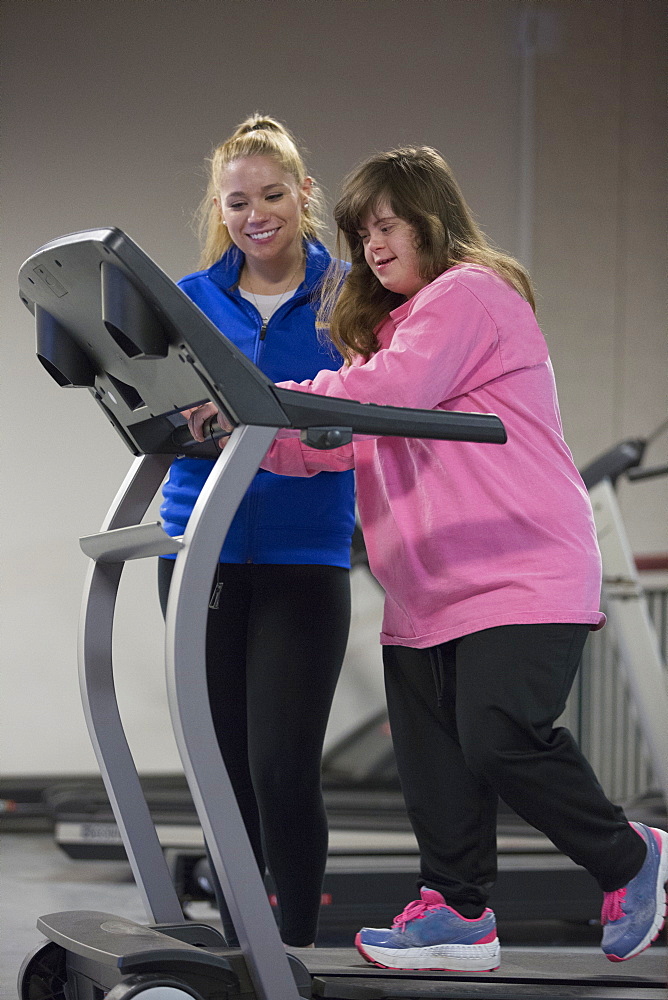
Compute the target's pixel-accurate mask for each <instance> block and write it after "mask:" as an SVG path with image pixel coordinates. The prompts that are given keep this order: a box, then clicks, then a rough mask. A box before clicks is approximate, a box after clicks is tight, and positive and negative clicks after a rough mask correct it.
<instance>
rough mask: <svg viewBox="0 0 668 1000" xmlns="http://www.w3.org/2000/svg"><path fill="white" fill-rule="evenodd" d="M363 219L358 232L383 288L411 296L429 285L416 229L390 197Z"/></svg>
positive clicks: (367, 260) (366, 256) (368, 260)
mask: <svg viewBox="0 0 668 1000" xmlns="http://www.w3.org/2000/svg"><path fill="white" fill-rule="evenodd" d="M362 222H363V225H362V227H361V228H360V229H359V230H358V235H359V236H360V238H361V240H362V245H363V247H364V257H365V259H366V262H367V264H368V265H369V267H370V268H371V270H372V271H373V273H374V274H375V276H376V277H377V278H378V280H379V281H380V283H381V285H383V287H384V288H387V289H388V290H389V291H391V292H397V293H398V294H399V295H405V296H406V298H411V296H413V295H415V293H416V292H419V291H420V289H421V288H424V287H425V285H428V284H429V282H428V281H427V279H426V278H423V277H422V276H421V275H420V259H419V255H418V250H417V245H416V235H415V230H414V229H413V226H411V224H410V223H409V222H406V220H405V219H400V218H398V216H396V215H395V214H394V212H393V211H392V206H391V205H390V204H389V202H388V201H387V200H383V201H381V202H379V204H378V205H377V206H376V208H375V209H374V210H373V211H370V212H369V213H368V214H367V216H366V217H365V218H364V219H363V220H362Z"/></svg>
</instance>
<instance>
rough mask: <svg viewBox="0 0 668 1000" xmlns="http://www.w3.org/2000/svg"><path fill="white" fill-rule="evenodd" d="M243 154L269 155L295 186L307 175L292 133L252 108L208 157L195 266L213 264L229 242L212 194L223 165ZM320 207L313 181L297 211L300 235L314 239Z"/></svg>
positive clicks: (320, 228) (321, 226)
mask: <svg viewBox="0 0 668 1000" xmlns="http://www.w3.org/2000/svg"><path fill="white" fill-rule="evenodd" d="M247 156H270V157H272V159H274V160H276V162H277V163H278V164H279V166H280V167H282V169H283V170H285V172H286V173H288V174H292V176H293V177H294V179H295V181H296V183H297V185H298V186H299V187H301V185H302V184H303V182H304V180H305V178H306V177H307V176H308V175H307V172H306V166H305V164H304V159H303V156H302V154H301V152H300V150H299V147H298V146H297V143H296V141H295V139H294V136H293V135H292V134H291V133H290V132H289V131H288V129H287V128H286V127H285V125H283V124H282V123H281V122H279V121H276V119H275V118H270V117H269V116H268V115H263V114H260V113H259V112H255V114H252V115H250V117H249V118H247V119H246V120H245V121H243V122H241V124H240V125H237V127H236V128H235V130H234V132H233V133H232V135H231V136H229V138H228V139H225V141H224V142H222V143H220V145H218V146H216V148H215V149H214V150H213V153H212V154H211V156H210V158H209V160H208V168H209V171H208V173H209V178H208V186H207V191H206V194H205V195H204V198H203V199H202V202H201V204H200V206H199V209H198V212H197V223H198V225H197V230H198V234H199V237H200V242H201V246H202V251H201V254H200V259H199V266H200V268H202V269H205V268H208V267H211V266H212V265H213V264H215V263H216V261H217V260H219V259H220V258H221V257H222V255H223V254H224V253H225V251H226V250H229V248H230V247H231V246H232V240H231V239H230V234H229V233H228V231H227V227H226V226H225V225H224V224H223V220H222V218H221V215H220V212H219V211H218V207H217V206H216V204H215V203H214V198H215V197H216V196H217V195H218V190H219V188H220V182H221V177H222V175H223V173H224V171H225V168H226V167H228V166H229V164H230V163H233V162H234V161H235V160H241V159H243V158H244V157H247ZM324 207H325V205H324V198H323V195H322V193H321V191H320V189H319V188H318V187H317V185H316V184H315V183H314V184H313V187H312V188H311V190H310V192H309V196H308V204H307V206H306V208H304V209H303V210H302V215H301V235H302V237H303V238H304V239H307V240H315V239H317V238H318V237H319V236H320V234H321V233H322V232H323V231H324V229H325V224H324V222H323V219H324V214H325V213H324Z"/></svg>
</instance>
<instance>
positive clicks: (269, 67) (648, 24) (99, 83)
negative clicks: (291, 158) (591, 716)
mask: <svg viewBox="0 0 668 1000" xmlns="http://www.w3.org/2000/svg"><path fill="white" fill-rule="evenodd" d="M665 9H666V5H665V4H664V3H663V2H660V0H640V2H639V0H586V2H579V0H567V2H558V0H555V2H545V3H540V2H537V3H533V4H532V3H523V2H521V0H282V2H266V0H165V2H157V0H156V2H153V0H114V2H112V3H108V2H104V0H89V2H76V0H30V2H25V0H5V4H4V30H3V35H4V47H5V52H4V66H5V110H4V116H3V117H4V121H5V125H6V137H7V143H6V151H5V157H4V160H3V163H2V170H3V181H2V196H3V202H4V213H3V230H4V234H5V238H4V248H3V249H4V252H3V256H2V274H1V281H2V294H1V297H0V310H1V315H2V328H3V335H2V349H3V352H4V353H3V359H2V372H3V380H2V381H3V387H2V399H3V414H4V427H5V431H4V435H3V438H4V441H3V445H4V447H3V462H2V464H3V470H4V476H5V479H4V482H5V484H6V485H5V489H4V491H3V512H4V529H5V530H4V532H3V535H4V540H3V565H4V567H5V572H4V574H3V577H4V588H3V592H2V599H1V607H2V613H3V646H2V650H3V664H2V699H1V703H2V708H1V709H0V712H1V713H2V715H1V716H0V724H1V726H2V732H3V746H2V758H1V766H2V770H3V771H4V773H9V774H20V773H25V774H29V773H68V772H69V773H74V772H81V771H87V770H93V769H94V761H93V757H92V753H91V751H90V750H89V748H88V740H87V736H86V734H85V731H84V725H83V720H82V715H81V710H80V708H79V703H78V692H77V681H76V662H75V657H76V622H77V615H78V608H79V600H80V593H81V586H82V580H83V575H84V570H85V560H84V557H83V556H82V555H81V554H80V553H79V549H78V545H77V538H78V536H79V535H80V534H84V533H87V532H90V531H95V530H96V529H97V527H98V526H99V524H100V522H101V520H102V518H103V516H104V513H105V511H106V508H107V506H108V504H109V503H110V501H111V499H112V498H113V496H114V494H115V491H116V489H117V487H118V485H119V483H120V481H121V479H122V477H123V475H124V473H125V471H126V469H127V468H128V465H129V459H130V456H129V454H128V453H127V452H126V451H125V449H124V447H123V446H122V444H121V443H120V441H117V440H116V439H115V437H114V436H113V435H112V434H111V433H110V432H109V428H108V425H107V424H106V422H105V421H104V420H103V419H102V417H101V416H100V414H98V413H97V412H96V410H95V408H94V407H93V406H92V405H91V403H90V401H89V399H88V397H87V395H86V394H85V393H78V392H64V391H62V390H59V389H58V388H57V387H56V386H55V384H54V383H52V382H51V381H50V380H49V378H48V377H47V376H46V375H45V374H44V372H43V371H42V370H41V369H40V367H39V365H38V364H37V362H36V361H35V358H34V347H33V331H32V325H31V320H30V317H29V315H28V314H27V312H26V311H25V310H24V308H23V307H22V306H20V303H19V302H18V298H17V295H16V270H17V268H18V266H19V264H20V263H21V261H22V260H23V259H25V257H27V256H28V255H29V254H30V253H32V252H33V251H34V250H35V249H36V248H37V247H38V246H40V245H41V244H43V243H45V242H46V241H48V240H49V239H51V238H54V237H57V236H60V235H62V234H64V233H66V232H72V231H75V230H78V229H83V228H92V227H95V226H100V225H116V226H119V227H121V228H123V229H125V230H126V231H127V232H128V233H129V234H130V235H131V236H132V237H133V239H135V240H136V242H138V243H139V244H140V246H142V247H143V248H144V249H145V250H146V251H147V252H148V253H149V254H151V255H152V256H153V257H154V258H155V259H156V261H157V262H158V263H159V264H160V265H161V266H162V267H163V268H164V269H165V270H166V271H167V272H168V273H169V274H170V275H171V276H172V277H174V278H176V277H178V276H180V275H181V274H183V273H185V272H187V271H189V270H192V269H193V267H194V266H195V263H196V255H197V246H196V240H195V237H194V234H193V232H192V229H191V228H190V220H191V218H192V214H193V211H194V209H195V207H196V205H197V203H198V201H199V199H200V197H201V194H202V191H203V183H204V180H203V170H202V163H203V160H204V158H205V156H206V155H207V154H208V153H209V151H210V149H211V147H212V145H213V144H214V143H215V142H217V141H219V140H220V139H221V138H223V137H224V136H225V135H226V134H228V133H229V131H230V130H231V129H232V127H233V126H234V125H235V124H236V123H237V122H238V121H240V120H241V119H242V118H243V117H245V116H246V114H248V113H249V112H250V111H253V110H255V109H260V110H264V111H267V112H269V113H271V114H274V115H276V116H277V117H279V118H281V119H283V120H284V121H286V122H287V123H288V124H289V125H290V127H291V128H292V129H293V130H294V131H295V133H296V134H297V135H298V136H299V137H300V139H302V140H303V142H304V143H305V145H306V147H307V149H308V151H309V155H308V163H309V167H310V169H311V172H312V173H313V174H314V175H315V176H316V177H317V178H318V179H319V181H320V182H321V183H322V185H323V186H324V188H325V190H326V192H327V193H328V194H329V196H330V198H331V197H334V196H335V194H336V189H337V183H338V181H339V179H340V178H341V176H342V175H343V174H344V173H345V172H346V171H347V170H348V169H350V168H351V167H352V166H353V165H354V164H355V163H356V162H357V161H358V160H360V159H361V158H363V157H364V156H366V155H367V154H369V153H371V152H373V151H375V150H378V149H385V148H390V147H392V146H396V145H398V144H401V143H428V144H431V145H433V146H436V147H437V148H438V149H440V150H441V151H442V152H443V153H444V155H445V156H446V158H447V159H448V160H449V161H450V163H451V164H452V166H453V167H454V169H455V172H456V173H457V175H458V177H459V179H460V181H461V183H462V186H463V188H464V191H465V193H466V196H467V198H468V200H469V202H470V204H471V205H472V207H473V208H474V211H475V212H476V215H477V217H478V219H479V220H480V222H481V224H482V226H483V228H484V229H485V230H486V231H487V232H488V233H489V235H490V236H491V237H492V238H493V239H494V241H495V242H497V243H498V244H500V245H502V246H504V247H505V248H507V249H508V250H509V251H511V252H512V253H515V254H517V255H519V256H521V257H522V258H523V259H524V261H525V263H527V264H528V265H529V266H530V267H531V269H532V272H533V276H534V278H535V281H536V284H537V286H538V291H539V315H540V319H541V322H542V325H543V328H544V330H545V332H546V335H547V337H548V340H549V344H550V348H551V351H552V355H553V360H554V363H555V368H556V371H557V378H558V383H559V387H560V395H561V402H562V411H563V417H564V424H565V429H566V434H567V438H568V440H569V442H570V444H571V447H572V449H573V452H574V455H575V458H576V461H578V462H579V463H583V462H585V461H587V460H589V459H590V458H591V457H592V456H593V455H594V454H596V453H597V452H599V451H600V450H602V449H603V448H606V447H608V446H609V445H610V444H611V443H612V442H614V441H616V440H617V439H619V438H621V437H623V436H630V435H633V436H637V435H640V436H643V435H646V434H648V433H649V432H650V431H651V430H652V428H653V427H655V426H656V425H658V424H659V423H660V421H661V420H662V419H664V418H665V416H666V360H668V359H667V354H668V348H667V342H666V336H665V327H664V290H665V285H664V274H665V264H666V259H665V256H666V255H665V232H666V227H665V205H664V190H663V185H664V176H663V171H664V164H665V147H663V146H662V139H661V136H662V135H664V134H665V121H663V120H662V118H663V116H664V111H663V107H664V102H663V93H664V90H665V79H666V72H665V70H666V67H665V63H664V61H663V59H664V57H663V48H662V44H661V36H662V28H663V16H664V14H665ZM666 440H668V436H667V437H664V438H662V439H661V440H659V441H657V443H656V444H655V445H653V446H652V449H651V450H650V452H649V455H648V458H649V460H650V461H656V462H659V461H662V460H663V461H665V458H666V451H667V450H668V449H667V447H666ZM667 492H668V490H667V485H666V482H665V481H662V482H660V481H655V482H652V483H646V484H643V485H637V486H635V487H634V488H633V491H632V492H631V490H630V489H625V490H623V493H622V501H623V506H624V513H625V516H626V518H627V523H628V527H629V533H630V536H631V540H632V544H633V547H634V549H635V550H636V551H654V550H657V549H666V548H668V540H667V537H666V535H667V532H666V525H665V517H664V511H665V507H666V504H665V500H666V494H667ZM126 572H127V581H126V586H125V588H124V594H123V597H122V602H121V609H120V612H121V625H120V626H119V629H118V636H117V642H116V646H117V651H118V659H119V690H120V691H121V693H122V708H123V712H124V716H125V718H126V720H127V725H128V730H129V733H130V738H131V742H132V745H133V747H134V748H135V750H136V755H137V760H138V763H139V766H140V768H141V769H143V770H147V771H150V770H154V771H160V770H171V769H173V768H174V767H176V766H177V756H176V751H175V749H174V746H173V743H172V740H171V737H170V736H169V735H168V732H167V730H168V722H167V710H166V705H165V696H164V691H163V683H162V678H161V640H162V630H161V619H160V615H159V611H158V607H157V600H156V596H155V586H154V567H152V566H148V565H147V566H143V565H132V566H130V567H129V568H128V570H127V571H126ZM355 593H356V624H355V631H354V635H353V640H352V643H351V650H350V653H349V656H348V659H347V664H346V679H345V681H344V683H343V684H342V686H341V690H340V693H339V696H338V702H337V708H336V712H335V715H334V720H333V724H332V729H331V732H330V737H331V736H332V735H334V734H335V733H336V732H338V731H341V730H343V729H345V728H346V727H347V726H349V725H350V724H351V722H352V721H354V719H355V718H359V717H360V716H361V715H363V714H364V712H365V711H366V709H367V708H370V707H372V706H374V705H377V704H379V703H380V699H381V697H382V695H381V688H380V679H379V667H378V663H379V658H378V650H377V647H376V635H377V631H378V616H379V600H378V596H377V595H376V594H375V592H374V591H373V589H372V588H371V587H370V586H369V585H368V584H367V583H366V582H365V581H364V580H360V579H358V580H356V582H355Z"/></svg>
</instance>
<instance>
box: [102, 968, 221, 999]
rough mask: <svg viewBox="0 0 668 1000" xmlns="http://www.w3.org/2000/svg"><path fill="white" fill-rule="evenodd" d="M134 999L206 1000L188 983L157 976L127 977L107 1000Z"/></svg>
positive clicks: (110, 993) (111, 991) (170, 977)
mask: <svg viewBox="0 0 668 1000" xmlns="http://www.w3.org/2000/svg"><path fill="white" fill-rule="evenodd" d="M134 997H141V1000H204V997H203V996H202V994H201V993H198V992H197V990H194V989H193V988H192V986H188V985H187V983H184V982H181V980H179V979H174V978H173V977H172V976H160V975H157V974H150V975H149V974H147V975H141V976H126V978H125V979H122V980H121V982H120V983H117V984H116V986H114V987H113V989H111V990H109V992H108V993H107V995H106V998H105V1000H132V998H134Z"/></svg>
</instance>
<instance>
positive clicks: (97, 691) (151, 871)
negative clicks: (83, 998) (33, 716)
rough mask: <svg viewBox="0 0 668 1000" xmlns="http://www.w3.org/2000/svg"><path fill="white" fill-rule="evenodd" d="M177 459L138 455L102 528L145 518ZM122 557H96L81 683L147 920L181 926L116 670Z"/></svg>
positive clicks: (89, 579)
mask: <svg viewBox="0 0 668 1000" xmlns="http://www.w3.org/2000/svg"><path fill="white" fill-rule="evenodd" d="M170 462H171V456H169V455H144V456H142V457H141V458H137V459H135V461H134V462H133V463H132V466H131V468H130V471H129V472H128V474H127V476H126V477H125V480H124V481H123V483H122V485H121V488H120V490H119V491H118V493H117V494H116V497H115V498H114V501H113V503H112V505H111V507H110V508H109V511H108V513H107V516H106V518H105V520H104V523H103V525H102V529H101V531H103V532H104V531H109V530H111V529H114V528H123V527H126V526H127V525H129V524H137V523H139V521H141V519H142V517H143V516H144V514H145V513H146V510H147V508H148V506H149V504H150V502H151V500H152V499H153V497H154V496H155V493H156V491H157V490H158V489H159V487H160V483H161V482H162V480H163V478H164V476H165V473H166V472H167V469H168V468H169V465H170ZM123 567H124V563H123V562H93V561H91V565H90V567H89V570H88V573H87V576H86V583H85V586H84V594H83V604H82V609H81V618H80V624H79V686H80V689H81V700H82V703H83V709H84V716H85V719H86V724H87V726H88V733H89V735H90V739H91V743H92V744H93V749H94V751H95V756H96V757H97V762H98V766H99V768H100V773H101V775H102V780H103V781H104V786H105V788H106V791H107V795H108V796H109V801H110V803H111V806H112V809H113V812H114V816H115V818H116V822H117V824H118V827H119V830H120V833H121V836H122V838H123V844H124V846H125V850H126V853H127V855H128V860H129V862H130V866H131V868H132V873H133V875H134V878H135V881H136V883H137V888H138V889H139V893H140V895H141V897H142V901H143V903H144V907H145V909H146V913H147V916H148V918H149V920H153V921H155V922H156V923H182V922H183V921H184V917H183V911H182V909H181V904H180V902H179V897H178V895H177V893H176V890H175V889H174V884H173V882H172V879H171V876H170V874H169V869H168V867H167V863H166V861H165V856H164V853H163V850H162V847H161V845H160V841H159V840H158V835H157V833H156V830H155V825H154V823H153V820H152V818H151V814H150V811H149V808H148V804H147V802H146V797H145V795H144V792H143V789H142V787H141V783H140V781H139V775H138V774H137V768H136V766H135V762H134V759H133V757H132V753H131V752H130V748H129V746H128V742H127V739H126V737H125V731H124V729H123V723H122V721H121V717H120V713H119V710H118V700H117V698H116V690H115V685H114V673H113V623H114V611H115V607H116V597H117V595H118V588H119V584H120V580H121V574H122V572H123Z"/></svg>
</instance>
